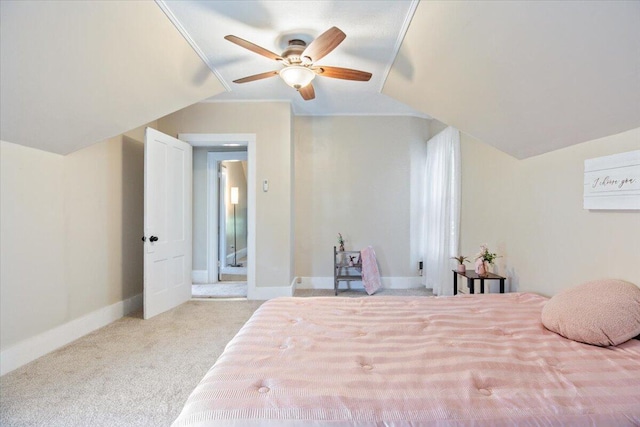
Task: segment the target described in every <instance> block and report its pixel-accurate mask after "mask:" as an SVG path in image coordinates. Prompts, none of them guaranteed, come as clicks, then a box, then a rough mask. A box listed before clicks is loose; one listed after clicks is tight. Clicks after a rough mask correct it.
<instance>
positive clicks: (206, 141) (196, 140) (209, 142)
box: [178, 133, 256, 153]
mask: <svg viewBox="0 0 640 427" xmlns="http://www.w3.org/2000/svg"><path fill="white" fill-rule="evenodd" d="M178 139H180V140H182V141H184V142H188V143H189V144H191V146H192V147H224V146H225V145H224V144H225V143H237V144H238V146H240V147H247V148H248V147H249V141H250V140H251V139H253V140H254V142H255V139H256V134H255V133H180V134H178ZM222 152H223V151H220V153H222Z"/></svg>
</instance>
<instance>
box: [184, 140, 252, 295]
mask: <svg viewBox="0 0 640 427" xmlns="http://www.w3.org/2000/svg"><path fill="white" fill-rule="evenodd" d="M178 137H179V138H180V139H181V140H183V141H186V142H188V143H189V144H191V145H192V146H193V263H192V282H193V284H194V286H201V285H204V286H207V287H209V285H218V286H219V289H220V288H222V286H220V285H225V286H226V285H228V284H229V283H231V282H227V281H224V280H223V281H222V282H221V281H220V279H221V278H222V279H228V277H220V273H221V271H220V270H221V269H222V268H221V267H225V264H224V263H223V262H220V265H218V263H219V261H220V260H221V259H226V258H227V256H228V255H231V257H230V258H233V252H234V251H233V250H232V249H233V248H231V247H230V246H231V245H230V244H229V245H227V244H221V242H220V239H219V238H218V237H219V236H220V235H222V236H225V235H226V234H227V232H226V230H223V231H224V232H222V233H221V232H220V231H219V228H220V218H221V217H223V215H222V213H223V212H221V207H220V204H219V197H220V195H221V194H222V191H221V184H220V176H219V172H218V169H219V166H220V165H219V163H220V162H223V161H231V160H235V161H240V162H245V163H243V175H244V177H245V180H246V187H247V188H246V190H245V191H246V193H245V194H246V211H247V212H246V214H245V217H244V218H243V220H244V221H245V222H244V228H245V230H246V232H245V234H244V236H245V240H244V241H246V244H244V243H242V244H241V243H240V241H238V242H237V243H236V244H234V245H233V246H234V247H238V251H240V249H243V251H242V253H241V254H236V260H237V261H238V263H239V262H240V261H242V264H243V265H242V268H243V270H241V271H240V273H242V274H243V275H244V276H245V277H246V280H245V283H246V284H245V283H243V289H244V291H243V294H242V295H238V294H237V293H232V294H226V295H220V296H223V297H238V296H249V297H251V295H253V293H255V261H254V260H255V256H256V251H255V248H256V246H255V244H256V242H255V220H256V212H255V194H256V186H255V175H256V172H255V141H256V138H255V134H186V133H183V134H179V136H178ZM237 153H240V156H239V157H238V156H237ZM226 187H227V186H223V188H225V189H226ZM229 187H231V186H229ZM238 191H239V195H238V196H239V197H240V189H239V190H238ZM225 193H227V192H226V191H225ZM228 193H229V194H225V195H224V196H225V197H224V198H223V200H225V198H228V197H230V191H229V192H228ZM239 203H240V202H239ZM243 209H244V207H243ZM238 213H239V210H238V206H236V238H238V232H239V231H240V230H239V228H238V227H239V226H240V218H238ZM224 216H226V217H227V220H226V221H222V224H224V227H225V228H229V230H228V231H229V233H231V235H232V234H233V207H232V206H230V207H229V214H226V211H225V215H224ZM227 224H229V225H228V226H227ZM244 241H243V242H244ZM221 246H222V248H221ZM241 246H243V247H241ZM221 249H222V250H221ZM223 251H224V252H226V254H225V255H221V252H223ZM245 254H246V255H245ZM238 255H241V257H240V258H239V257H238ZM245 257H246V259H245ZM231 272H232V273H236V271H231ZM223 273H224V274H226V272H223ZM193 295H194V296H199V294H193ZM203 296H204V295H203ZM207 296H209V295H207Z"/></svg>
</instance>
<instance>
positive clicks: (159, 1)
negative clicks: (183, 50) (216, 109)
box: [156, 0, 231, 92]
mask: <svg viewBox="0 0 640 427" xmlns="http://www.w3.org/2000/svg"><path fill="white" fill-rule="evenodd" d="M156 4H157V5H158V6H159V7H160V9H161V10H162V11H163V12H164V14H165V15H167V18H169V21H171V23H172V24H173V26H174V27H176V30H178V32H179V33H180V34H182V37H184V39H185V40H186V41H187V43H189V45H190V46H191V48H192V49H193V50H194V52H195V53H196V54H197V55H198V56H199V57H200V59H202V62H204V63H205V64H206V65H207V67H209V69H210V70H211V72H212V73H213V74H215V76H216V77H217V78H218V81H219V82H220V84H221V85H222V86H223V87H224V88H225V90H226V91H227V92H231V87H229V84H228V83H227V82H226V81H225V80H224V79H223V78H222V76H221V75H220V73H219V72H218V70H216V68H215V67H214V66H213V64H212V63H211V61H210V60H209V58H207V55H205V54H204V52H203V51H202V49H200V46H198V44H197V43H196V42H195V41H194V40H193V38H192V37H191V35H190V34H189V33H188V32H187V30H186V29H185V28H184V27H183V26H182V24H181V23H180V21H179V20H178V18H176V16H175V15H174V14H173V13H172V12H171V9H169V7H168V6H167V5H166V4H165V2H164V0H156Z"/></svg>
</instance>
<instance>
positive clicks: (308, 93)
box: [298, 83, 316, 101]
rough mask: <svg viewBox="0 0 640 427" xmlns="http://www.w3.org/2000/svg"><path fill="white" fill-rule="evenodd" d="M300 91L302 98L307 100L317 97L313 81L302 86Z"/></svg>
mask: <svg viewBox="0 0 640 427" xmlns="http://www.w3.org/2000/svg"><path fill="white" fill-rule="evenodd" d="M298 92H300V95H301V96H302V99H304V100H305V101H309V100H311V99H313V98H315V97H316V91H315V90H314V89H313V85H312V84H311V83H309V84H308V85H306V86H305V87H303V88H300V89H299V90H298Z"/></svg>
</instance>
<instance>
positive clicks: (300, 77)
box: [225, 27, 371, 101]
mask: <svg viewBox="0 0 640 427" xmlns="http://www.w3.org/2000/svg"><path fill="white" fill-rule="evenodd" d="M345 37H347V35H346V34H345V33H343V32H342V31H341V30H340V29H339V28H337V27H331V28H329V29H328V30H327V31H325V32H324V33H322V34H321V35H320V36H318V37H317V38H316V39H315V40H313V41H312V42H311V43H309V45H308V46H307V43H306V42H304V41H303V40H300V39H293V40H289V46H287V48H286V49H285V50H284V52H282V55H277V54H275V53H273V52H271V51H269V50H267V49H265V48H263V47H260V46H258V45H257V44H254V43H251V42H250V41H247V40H244V39H241V38H240V37H236V36H232V35H228V36H226V37H225V39H226V40H229V41H230V42H232V43H235V44H237V45H238V46H241V47H243V48H245V49H249V50H250V51H252V52H254V53H257V54H258V55H262V56H265V57H267V58H269V59H273V60H275V61H278V62H280V63H282V64H283V65H284V68H282V69H281V70H275V71H267V72H265V73H260V74H254V75H252V76H247V77H243V78H241V79H238V80H234V81H233V82H234V83H247V82H252V81H255V80H261V79H266V78H269V77H273V76H277V75H279V76H280V77H282V80H284V81H285V83H286V84H288V85H289V86H291V87H292V88H294V89H296V90H297V91H298V92H299V93H300V95H301V96H302V98H303V99H304V100H305V101H309V100H311V99H314V98H315V97H316V93H315V90H314V89H313V85H312V84H311V81H312V80H313V79H314V78H315V76H316V75H318V76H324V77H331V78H334V79H344V80H356V81H362V82H366V81H369V79H371V73H368V72H366V71H359V70H352V69H350V68H340V67H330V66H326V65H315V62H316V61H318V60H320V59H321V58H323V57H325V56H326V55H327V54H328V53H329V52H331V51H332V50H333V49H335V48H336V47H338V45H339V44H340V43H342V41H343V40H344V39H345Z"/></svg>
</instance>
